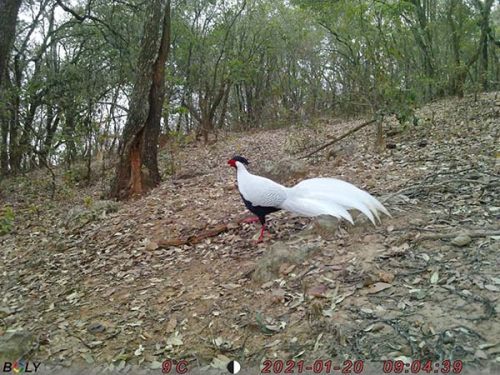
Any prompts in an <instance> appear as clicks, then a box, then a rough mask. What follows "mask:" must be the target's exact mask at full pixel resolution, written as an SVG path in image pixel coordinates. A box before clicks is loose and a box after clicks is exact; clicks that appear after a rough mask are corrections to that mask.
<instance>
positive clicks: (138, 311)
mask: <svg viewBox="0 0 500 375" xmlns="http://www.w3.org/2000/svg"><path fill="white" fill-rule="evenodd" d="M417 116H418V119H419V120H418V123H417V124H416V125H408V126H406V127H402V126H400V125H398V124H397V122H396V121H394V122H386V123H385V131H386V142H387V145H388V148H386V149H385V150H384V151H383V152H381V153H377V152H376V151H375V150H374V146H373V140H374V138H375V137H374V129H372V127H367V128H365V129H363V130H361V131H359V132H357V133H355V134H353V135H352V136H350V137H348V138H346V139H344V140H342V141H340V142H338V143H337V144H336V145H334V146H332V147H331V148H329V149H327V150H325V152H322V153H319V154H318V155H317V156H313V157H311V158H309V159H307V160H306V161H303V162H301V161H298V159H299V156H300V155H303V154H304V153H305V152H306V151H307V150H310V149H312V148H313V147H314V146H317V145H321V144H322V143H325V142H327V141H328V140H329V139H333V137H335V136H338V135H341V134H343V133H344V132H346V131H347V130H348V129H350V128H352V127H354V126H355V125H357V124H360V123H361V122H362V121H363V119H359V120H340V119H337V120H331V119H330V120H328V121H323V122H320V123H317V124H314V125H311V126H309V127H297V128H293V129H292V130H290V129H278V130H267V131H265V130H262V131H258V132H252V133H230V134H228V135H225V136H222V135H221V136H220V138H219V141H218V142H217V143H215V144H213V145H210V146H203V145H197V144H186V145H184V146H182V147H179V148H178V150H177V151H176V153H175V161H172V159H171V158H172V155H173V153H172V152H170V153H168V152H165V153H162V155H161V158H160V159H161V163H162V168H164V169H166V168H169V167H168V165H175V166H176V167H175V168H176V169H175V174H174V176H171V177H168V178H166V179H165V181H164V182H163V183H162V184H161V186H159V187H158V188H156V189H154V190H153V191H152V192H151V193H150V194H148V195H146V196H144V197H143V198H140V199H136V200H131V201H128V202H122V203H115V202H109V201H101V199H100V198H101V197H102V196H103V194H104V191H105V189H104V188H105V187H106V186H107V184H108V182H109V181H97V182H95V183H94V184H93V185H92V186H87V187H81V188H80V187H77V186H75V184H74V183H69V182H68V180H69V179H70V177H68V175H67V174H66V175H65V178H63V177H64V176H58V177H57V189H56V194H55V197H54V199H51V198H50V176H49V175H48V173H47V172H46V171H38V172H34V173H31V174H28V175H26V176H21V177H16V178H10V179H7V180H4V181H3V182H2V183H1V185H0V187H1V191H0V202H1V203H2V207H4V208H3V210H4V211H5V207H6V206H5V205H6V204H8V205H9V206H10V207H12V208H13V211H14V214H15V219H14V227H13V228H12V231H11V232H10V233H9V234H6V235H3V236H1V237H0V258H1V263H0V275H1V276H0V277H1V289H0V290H1V292H2V294H1V296H2V299H1V300H0V336H3V338H2V339H3V341H0V356H2V354H3V356H4V359H5V358H6V357H8V356H9V355H10V356H11V357H12V356H24V357H28V358H34V359H36V360H39V361H42V363H46V364H48V363H50V364H53V365H57V366H60V367H61V368H67V367H71V366H87V367H89V368H90V367H94V368H101V369H102V368H104V367H106V368H115V369H118V370H120V371H121V372H122V373H123V372H127V371H128V372H131V373H138V370H137V368H136V367H134V366H138V367H140V368H142V369H143V370H144V371H145V372H146V370H147V371H152V373H161V369H160V367H161V364H162V361H163V360H164V359H166V358H173V359H176V360H181V359H185V360H187V361H188V363H189V365H188V367H189V368H195V367H201V368H202V369H204V371H205V373H206V371H207V369H209V368H214V369H217V368H223V367H224V366H225V365H226V363H227V361H228V360H229V359H236V360H238V361H239V362H240V363H241V364H243V367H244V369H246V368H249V367H250V366H255V368H257V366H259V364H262V363H263V361H264V359H272V360H276V359H284V360H288V359H293V360H295V361H299V360H304V361H305V362H304V363H305V365H306V366H307V365H309V364H312V363H313V362H314V360H316V359H323V360H327V359H332V360H333V363H334V366H336V365H341V366H348V363H347V362H346V363H345V364H344V361H346V360H351V361H353V362H354V361H356V360H365V361H366V362H373V365H374V366H379V370H378V371H377V373H381V372H382V365H383V361H384V360H388V359H392V360H396V359H400V360H403V361H405V362H406V361H410V360H421V361H422V363H423V364H425V361H427V360H431V361H433V366H434V365H435V363H440V364H441V366H446V364H443V362H442V361H443V360H446V359H449V360H451V365H452V366H453V365H455V366H459V362H456V361H458V360H460V361H463V364H464V368H466V369H467V368H468V369H477V368H481V369H485V368H493V367H495V366H496V367H498V366H499V365H500V321H499V318H498V313H499V311H500V300H499V297H500V273H499V271H498V270H499V261H500V259H499V245H500V225H499V218H500V201H499V197H500V177H499V173H500V149H499V142H498V136H499V129H500V120H499V119H500V94H499V93H489V94H483V95H481V96H479V98H478V100H477V101H476V100H474V98H473V97H466V98H464V99H446V100H440V101H436V102H434V103H431V104H429V105H427V106H425V107H423V108H421V109H419V110H418V111H417ZM233 154H239V155H243V156H245V157H247V158H248V159H249V160H250V163H251V164H250V170H251V171H253V172H256V173H262V174H266V175H270V176H272V177H273V178H276V179H278V180H280V181H281V182H283V183H285V184H287V185H292V184H294V183H296V182H297V181H298V180H300V179H303V178H308V177H313V176H332V177H339V178H342V179H345V180H347V181H349V182H351V183H354V184H356V185H357V186H359V187H361V188H363V189H365V190H367V191H369V192H370V193H372V194H373V195H375V196H377V197H379V199H380V200H381V201H383V202H384V204H385V206H386V207H387V208H388V210H389V211H390V212H391V214H392V217H383V218H382V224H381V225H378V226H373V225H371V224H370V223H369V222H367V221H366V220H363V219H362V218H361V217H358V219H357V220H355V221H357V224H356V225H355V226H351V225H346V224H344V223H340V224H336V223H333V224H332V223H328V222H327V223H326V224H325V223H320V224H318V223H317V222H316V221H315V220H311V219H305V218H299V217H295V216H293V215H291V214H288V213H285V212H279V213H276V214H273V215H270V220H269V223H270V227H271V232H272V233H271V235H270V236H267V237H266V239H265V241H264V242H263V243H261V244H259V245H256V244H255V238H256V237H255V234H256V233H257V232H258V229H259V227H258V225H256V224H243V223H239V222H238V221H239V219H241V218H242V217H245V216H246V213H245V208H244V205H243V203H242V202H241V200H240V197H239V194H238V191H237V190H236V187H235V173H234V170H233V169H231V168H229V167H228V166H227V164H226V162H227V160H228V159H230V157H231V156H232V155H233ZM111 172H112V171H111ZM60 173H61V174H62V173H63V172H62V171H61V172H60ZM0 210H1V209H0ZM211 231H214V232H220V233H219V234H218V235H215V236H214V235H213V234H214V233H209V232H211ZM204 236H206V237H207V238H201V237H204ZM198 241H199V242H198ZM2 350H3V353H2ZM359 364H360V363H358V365H359ZM285 365H286V363H285ZM294 370H295V371H296V372H297V371H298V369H297V365H295V369H294ZM214 371H215V370H214ZM217 371H221V370H217ZM332 371H333V370H332ZM222 373H224V371H222ZM249 373H250V372H249ZM254 373H256V371H254Z"/></svg>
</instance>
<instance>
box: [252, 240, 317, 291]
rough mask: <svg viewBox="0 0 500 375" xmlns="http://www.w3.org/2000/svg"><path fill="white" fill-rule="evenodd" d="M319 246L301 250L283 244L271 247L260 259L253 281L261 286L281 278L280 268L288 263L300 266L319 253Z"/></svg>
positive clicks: (305, 247) (301, 248)
mask: <svg viewBox="0 0 500 375" xmlns="http://www.w3.org/2000/svg"><path fill="white" fill-rule="evenodd" d="M319 250H320V248H319V247H318V246H311V245H310V246H307V245H306V246H302V247H300V248H294V247H289V246H287V245H285V244H284V243H282V242H276V243H274V244H273V245H271V246H270V248H269V250H268V251H267V253H266V255H265V256H264V257H262V259H260V260H259V261H258V262H257V264H256V266H255V271H254V273H253V275H252V279H253V280H254V281H256V282H258V283H259V284H263V283H265V282H267V281H269V280H273V279H276V278H278V277H279V276H280V267H281V265H282V264H284V263H286V264H288V265H291V264H299V263H301V262H302V261H303V260H305V259H307V258H308V257H311V256H313V255H314V254H316V252H317V251H319Z"/></svg>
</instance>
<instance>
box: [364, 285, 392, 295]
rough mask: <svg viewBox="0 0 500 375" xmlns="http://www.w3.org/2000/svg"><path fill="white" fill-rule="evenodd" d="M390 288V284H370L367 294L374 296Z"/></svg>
mask: <svg viewBox="0 0 500 375" xmlns="http://www.w3.org/2000/svg"><path fill="white" fill-rule="evenodd" d="M391 286H392V285H391V284H387V283H375V284H372V285H370V286H369V287H368V291H367V293H368V294H375V293H378V292H381V291H382V290H385V289H387V288H390V287H391Z"/></svg>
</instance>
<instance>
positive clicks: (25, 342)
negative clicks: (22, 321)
mask: <svg viewBox="0 0 500 375" xmlns="http://www.w3.org/2000/svg"><path fill="white" fill-rule="evenodd" d="M34 341H35V338H34V336H33V335H32V334H31V333H29V332H27V331H16V332H7V333H6V334H5V335H3V336H2V337H0V361H7V360H13V359H17V358H22V357H23V356H24V355H26V354H27V353H28V352H29V351H30V350H31V349H32V348H33V343H34Z"/></svg>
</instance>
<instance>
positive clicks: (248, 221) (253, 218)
mask: <svg viewBox="0 0 500 375" xmlns="http://www.w3.org/2000/svg"><path fill="white" fill-rule="evenodd" d="M257 221H259V218H258V217H257V216H250V217H246V218H244V219H242V220H240V223H245V224H251V223H256V222H257Z"/></svg>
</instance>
